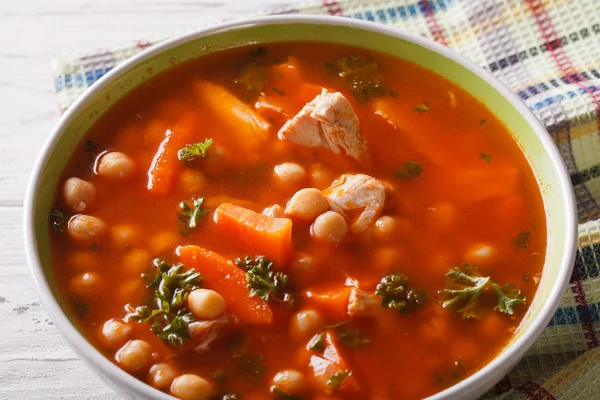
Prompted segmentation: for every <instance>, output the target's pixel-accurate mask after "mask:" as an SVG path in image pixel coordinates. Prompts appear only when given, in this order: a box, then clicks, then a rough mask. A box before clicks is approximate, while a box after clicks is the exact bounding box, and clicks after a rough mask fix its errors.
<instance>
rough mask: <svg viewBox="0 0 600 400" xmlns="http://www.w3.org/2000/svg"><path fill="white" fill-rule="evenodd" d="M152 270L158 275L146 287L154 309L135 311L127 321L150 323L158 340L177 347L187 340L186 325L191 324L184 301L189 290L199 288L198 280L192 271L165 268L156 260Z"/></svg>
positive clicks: (167, 266) (200, 277) (161, 262)
mask: <svg viewBox="0 0 600 400" xmlns="http://www.w3.org/2000/svg"><path fill="white" fill-rule="evenodd" d="M154 266H155V267H156V268H157V269H158V272H157V275H156V277H155V279H154V280H153V281H152V282H151V283H150V284H149V285H148V288H149V289H154V299H153V300H154V305H153V306H151V307H149V306H139V307H137V308H136V309H135V312H134V313H133V314H131V315H130V319H131V320H132V321H135V322H139V323H151V324H152V330H153V331H154V333H155V334H156V335H157V336H158V337H160V338H161V339H163V340H164V341H166V342H168V343H170V344H171V345H173V346H181V345H182V344H183V341H184V340H187V339H189V338H190V335H189V332H188V325H189V323H190V322H193V321H194V316H193V315H192V313H190V312H189V310H188V308H187V307H186V304H187V303H186V300H187V297H188V295H189V293H190V292H191V291H192V290H195V289H197V288H199V287H200V285H201V284H202V276H201V275H200V274H199V273H198V272H196V271H195V270H194V269H189V270H187V271H184V265H183V264H177V265H173V266H169V265H168V264H167V263H166V262H165V261H164V260H161V259H158V258H157V259H155V260H154Z"/></svg>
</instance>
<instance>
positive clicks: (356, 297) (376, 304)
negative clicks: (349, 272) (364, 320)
mask: <svg viewBox="0 0 600 400" xmlns="http://www.w3.org/2000/svg"><path fill="white" fill-rule="evenodd" d="M379 309H381V301H380V299H379V297H377V295H375V294H373V293H367V292H365V291H364V290H360V289H359V288H356V287H354V288H352V291H351V292H350V297H348V315H350V316H351V317H354V316H361V317H365V316H374V315H376V314H377V312H378V311H379Z"/></svg>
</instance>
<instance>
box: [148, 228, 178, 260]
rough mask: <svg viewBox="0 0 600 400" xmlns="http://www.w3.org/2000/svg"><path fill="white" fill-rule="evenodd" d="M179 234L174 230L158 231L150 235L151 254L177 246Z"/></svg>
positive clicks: (160, 252) (161, 252)
mask: <svg viewBox="0 0 600 400" xmlns="http://www.w3.org/2000/svg"><path fill="white" fill-rule="evenodd" d="M179 239H180V236H179V235H178V234H177V233H175V232H169V231H165V232H158V233H155V234H154V235H152V236H151V237H150V240H149V241H148V242H149V245H150V249H151V250H152V254H155V255H158V254H163V253H164V252H166V251H168V250H171V249H174V248H175V247H177V243H178V242H179Z"/></svg>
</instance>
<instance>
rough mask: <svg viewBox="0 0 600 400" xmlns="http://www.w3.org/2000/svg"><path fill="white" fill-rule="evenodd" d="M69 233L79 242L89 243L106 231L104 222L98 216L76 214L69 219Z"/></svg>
mask: <svg viewBox="0 0 600 400" xmlns="http://www.w3.org/2000/svg"><path fill="white" fill-rule="evenodd" d="M67 230H68V231H69V235H70V236H71V238H73V239H74V240H76V241H78V242H81V243H91V242H93V241H94V240H97V239H99V238H100V237H101V236H102V235H103V234H104V232H106V224H105V223H104V221H102V220H101V219H100V218H96V217H92V216H90V215H83V214H78V215H75V216H74V217H72V218H71V219H70V220H69V224H68V226H67Z"/></svg>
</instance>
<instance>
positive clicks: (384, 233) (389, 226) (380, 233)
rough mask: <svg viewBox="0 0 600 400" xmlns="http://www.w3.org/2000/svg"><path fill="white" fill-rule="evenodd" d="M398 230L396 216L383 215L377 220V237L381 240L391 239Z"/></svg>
mask: <svg viewBox="0 0 600 400" xmlns="http://www.w3.org/2000/svg"><path fill="white" fill-rule="evenodd" d="M395 232H396V220H395V219H394V217H390V216H387V215H386V216H383V217H381V218H379V219H378V220H377V221H375V237H377V239H379V240H384V241H385V240H390V239H391V238H392V237H393V235H394V233H395Z"/></svg>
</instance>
